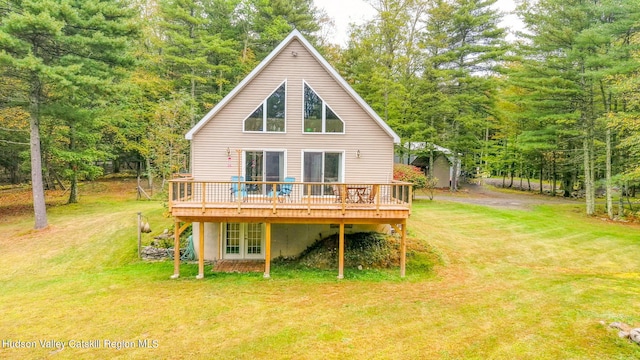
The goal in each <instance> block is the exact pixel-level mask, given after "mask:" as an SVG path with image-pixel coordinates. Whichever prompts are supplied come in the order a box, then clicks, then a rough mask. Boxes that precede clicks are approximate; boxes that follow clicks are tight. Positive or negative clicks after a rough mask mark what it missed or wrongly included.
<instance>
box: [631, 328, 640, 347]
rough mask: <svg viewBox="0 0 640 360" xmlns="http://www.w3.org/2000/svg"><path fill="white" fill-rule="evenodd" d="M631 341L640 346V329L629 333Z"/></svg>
mask: <svg viewBox="0 0 640 360" xmlns="http://www.w3.org/2000/svg"><path fill="white" fill-rule="evenodd" d="M629 339H631V341H633V342H635V343H636V344H638V345H640V328H635V329H631V331H629Z"/></svg>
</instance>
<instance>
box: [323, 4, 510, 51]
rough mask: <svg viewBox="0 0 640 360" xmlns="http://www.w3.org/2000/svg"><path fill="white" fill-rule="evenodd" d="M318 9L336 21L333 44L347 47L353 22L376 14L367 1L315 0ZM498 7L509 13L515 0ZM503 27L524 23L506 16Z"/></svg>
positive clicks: (497, 5)
mask: <svg viewBox="0 0 640 360" xmlns="http://www.w3.org/2000/svg"><path fill="white" fill-rule="evenodd" d="M314 3H315V5H316V6H317V7H318V8H324V9H325V10H326V12H327V14H328V15H329V16H330V17H331V18H333V20H334V21H335V31H334V32H333V34H331V35H332V37H331V42H333V43H336V44H338V45H342V46H344V45H346V43H347V30H348V29H349V24H350V23H352V22H355V23H362V22H364V21H366V20H368V19H370V18H371V17H373V15H374V14H375V10H374V9H373V7H371V5H369V4H368V3H367V2H366V1H365V0H314ZM496 7H497V8H498V9H500V10H501V11H502V12H505V13H509V12H512V11H513V10H514V9H515V7H516V6H515V2H514V0H498V1H497V2H496ZM501 25H502V26H503V27H510V28H512V29H513V28H516V29H517V28H520V27H521V26H522V22H521V21H520V20H519V19H518V18H517V17H516V16H515V15H513V14H510V15H506V16H505V18H504V20H503V21H502V23H501Z"/></svg>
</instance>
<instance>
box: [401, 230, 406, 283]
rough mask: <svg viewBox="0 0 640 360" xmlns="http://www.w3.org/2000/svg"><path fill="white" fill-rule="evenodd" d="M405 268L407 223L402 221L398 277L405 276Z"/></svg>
mask: <svg viewBox="0 0 640 360" xmlns="http://www.w3.org/2000/svg"><path fill="white" fill-rule="evenodd" d="M406 266H407V221H406V220H403V221H402V239H401V240H400V277H404V276H405V273H406V272H405V269H406Z"/></svg>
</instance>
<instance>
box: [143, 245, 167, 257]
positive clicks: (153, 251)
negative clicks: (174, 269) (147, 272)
mask: <svg viewBox="0 0 640 360" xmlns="http://www.w3.org/2000/svg"><path fill="white" fill-rule="evenodd" d="M169 252H170V250H169V249H164V248H157V247H154V246H145V247H143V248H142V250H141V251H140V255H141V256H142V258H143V259H144V260H164V259H166V258H168V257H169Z"/></svg>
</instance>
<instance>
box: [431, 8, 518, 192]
mask: <svg viewBox="0 0 640 360" xmlns="http://www.w3.org/2000/svg"><path fill="white" fill-rule="evenodd" d="M494 3H495V0H488V1H482V0H455V1H451V2H449V1H444V0H436V1H434V2H433V6H432V7H431V8H430V9H429V15H430V16H429V18H428V20H427V26H426V29H427V31H426V32H425V33H424V40H423V43H424V47H425V50H426V52H427V70H426V71H427V72H429V74H430V76H432V77H433V78H434V80H435V81H436V82H437V84H438V89H437V91H438V92H439V93H440V97H442V98H443V99H446V100H445V101H443V102H442V104H443V105H442V106H440V107H439V110H440V111H438V112H431V116H433V117H434V119H433V120H432V121H433V122H435V123H440V124H441V125H440V127H441V128H442V129H443V133H442V137H441V140H442V144H443V145H444V146H446V147H448V148H450V149H451V150H452V151H453V153H454V154H458V153H464V154H465V162H466V165H467V167H472V166H474V165H475V164H476V163H477V162H478V160H477V159H476V157H475V156H474V154H477V153H480V152H481V149H482V146H481V142H482V140H483V139H485V138H488V137H489V136H488V133H489V132H490V131H492V130H493V129H492V125H491V122H492V119H495V116H496V114H495V105H496V104H495V102H496V96H495V94H496V88H497V82H496V80H495V78H494V77H493V76H495V75H496V73H497V70H498V66H499V65H500V63H501V61H502V59H503V56H504V54H505V53H506V51H507V45H506V43H505V41H504V36H505V30H504V29H502V28H500V27H499V26H498V23H499V21H500V14H499V13H498V12H497V11H496V10H495V9H493V8H492V5H493V4H494ZM454 177H455V174H454ZM456 184H457V179H455V178H454V179H452V181H451V190H452V191H455V190H456Z"/></svg>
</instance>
